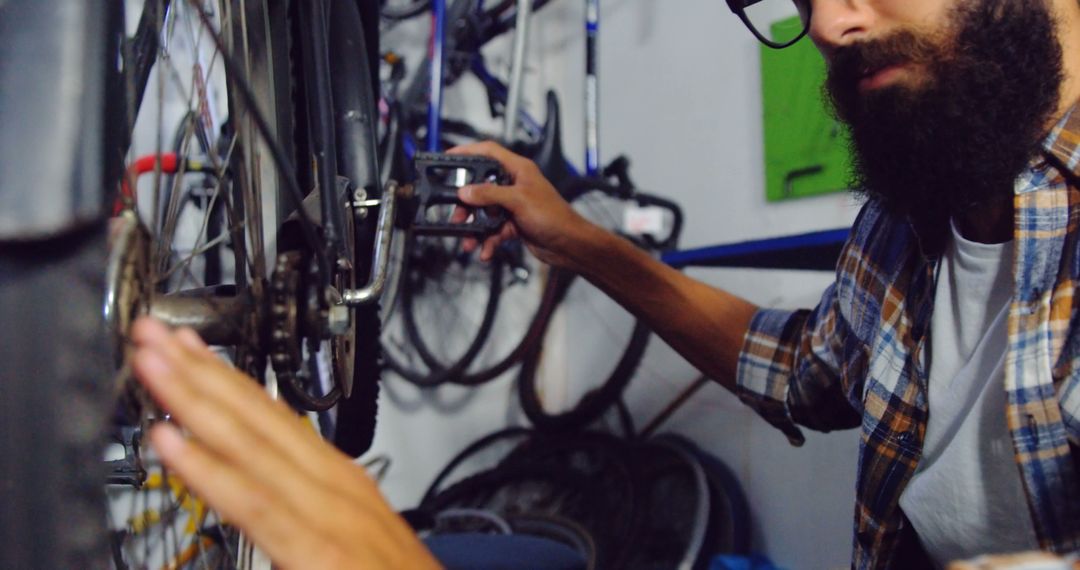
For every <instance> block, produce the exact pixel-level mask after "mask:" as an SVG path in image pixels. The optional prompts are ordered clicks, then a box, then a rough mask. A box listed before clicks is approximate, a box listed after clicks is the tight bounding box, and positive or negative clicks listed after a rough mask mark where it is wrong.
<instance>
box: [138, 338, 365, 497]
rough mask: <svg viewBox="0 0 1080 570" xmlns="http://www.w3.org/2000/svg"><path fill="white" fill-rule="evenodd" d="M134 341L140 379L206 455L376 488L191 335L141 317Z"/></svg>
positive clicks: (256, 468)
mask: <svg viewBox="0 0 1080 570" xmlns="http://www.w3.org/2000/svg"><path fill="white" fill-rule="evenodd" d="M132 336H133V338H134V339H135V342H136V346H137V351H136V354H135V358H134V360H133V366H134V370H135V373H136V376H137V377H138V378H139V379H140V381H141V382H142V383H143V384H144V385H145V386H146V387H147V389H148V390H149V391H150V393H151V395H152V396H153V397H154V398H155V400H157V401H158V402H159V403H160V404H161V405H162V406H163V407H164V408H165V409H166V410H168V411H169V412H170V413H171V414H172V415H173V417H174V418H176V419H177V420H178V421H179V422H180V423H181V424H183V425H184V426H185V427H187V428H188V429H189V430H190V431H191V433H192V434H193V435H194V436H195V437H197V438H198V439H199V440H200V441H202V442H203V445H204V446H206V448H207V450H208V451H210V452H213V453H216V454H219V455H221V456H223V457H227V458H230V460H232V461H234V462H236V463H238V464H242V465H244V466H246V467H247V468H250V469H253V470H256V471H264V470H266V469H268V466H267V462H272V463H273V464H274V465H275V467H274V469H285V468H287V467H289V468H294V469H295V470H296V471H297V472H299V473H302V474H304V475H305V476H306V477H308V478H310V479H312V480H315V481H322V482H325V481H332V480H334V478H335V477H349V478H352V479H355V480H357V481H358V482H359V483H360V484H361V485H365V484H366V485H371V482H370V480H367V477H366V476H364V475H363V472H362V471H359V470H356V469H353V468H352V465H351V464H350V463H349V462H348V461H347V460H345V459H344V458H343V457H342V456H340V454H339V453H337V452H336V451H335V450H333V449H332V448H331V447H329V446H328V445H327V444H326V443H325V442H323V441H322V440H321V439H319V437H318V435H317V434H316V433H315V432H314V431H313V430H311V429H310V427H309V426H308V425H307V424H306V423H304V422H303V421H302V420H301V419H300V418H299V417H298V416H296V414H295V413H293V412H292V411H291V410H289V409H288V408H287V407H285V406H284V405H282V404H281V403H279V402H274V401H273V400H271V399H270V398H269V396H267V395H266V393H265V392H264V391H263V390H262V388H261V387H260V386H259V385H258V384H256V383H255V382H254V381H252V380H251V379H250V378H249V377H247V376H245V375H243V374H241V373H240V372H238V371H236V370H235V369H233V368H231V367H229V366H228V365H227V364H226V363H225V362H223V361H221V359H219V358H218V357H217V356H216V355H214V354H213V353H212V352H211V351H210V350H209V349H208V348H206V347H205V345H203V344H202V341H201V340H198V338H197V335H195V334H194V333H193V332H187V333H176V334H175V335H173V334H172V333H171V332H170V331H168V329H167V328H165V327H164V325H161V324H160V323H158V322H156V321H153V320H150V319H144V320H140V321H138V322H137V323H136V326H135V327H134V328H133V331H132ZM188 343H191V344H195V345H196V348H195V349H192V348H189V347H188V346H187V345H188ZM278 457H280V458H282V459H280V460H279V459H276V458H278ZM281 461H285V462H286V464H282V463H281ZM265 472H273V469H271V470H269V471H265Z"/></svg>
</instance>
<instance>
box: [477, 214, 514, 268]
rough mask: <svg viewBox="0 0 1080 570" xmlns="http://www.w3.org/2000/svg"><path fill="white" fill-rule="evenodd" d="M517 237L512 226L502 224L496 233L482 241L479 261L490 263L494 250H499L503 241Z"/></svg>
mask: <svg viewBox="0 0 1080 570" xmlns="http://www.w3.org/2000/svg"><path fill="white" fill-rule="evenodd" d="M516 237H517V230H516V229H515V228H514V225H513V224H509V223H508V224H503V226H502V228H500V229H499V231H498V233H496V234H494V235H492V236H491V237H489V238H487V239H486V240H484V245H483V248H482V249H481V250H480V260H481V261H491V258H492V257H494V256H495V250H496V249H498V248H499V245H501V244H502V243H503V242H504V241H509V240H512V239H514V238H516Z"/></svg>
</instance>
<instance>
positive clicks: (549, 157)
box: [521, 91, 574, 193]
mask: <svg viewBox="0 0 1080 570" xmlns="http://www.w3.org/2000/svg"><path fill="white" fill-rule="evenodd" d="M521 154H524V155H525V156H527V157H529V158H530V159H532V161H533V162H535V163H536V165H537V166H539V167H540V172H543V173H544V177H545V178H547V179H548V181H550V182H551V184H552V185H553V186H555V188H556V189H557V190H559V192H560V193H561V192H563V191H564V190H565V186H566V184H567V182H568V181H569V180H570V179H572V178H574V174H573V173H572V172H571V171H570V167H569V166H568V164H567V162H566V156H565V155H564V154H563V148H562V119H561V118H560V112H559V98H558V97H557V96H556V95H555V92H554V91H548V92H547V117H546V118H545V119H544V128H543V131H542V132H541V134H540V140H539V141H538V142H536V143H535V144H532V145H528V146H527V147H524V148H523V149H521Z"/></svg>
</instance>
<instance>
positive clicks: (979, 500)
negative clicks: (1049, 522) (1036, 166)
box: [900, 226, 1039, 567]
mask: <svg viewBox="0 0 1080 570" xmlns="http://www.w3.org/2000/svg"><path fill="white" fill-rule="evenodd" d="M952 233H953V239H952V241H951V243H950V244H949V246H948V248H947V249H946V251H945V255H944V256H943V258H942V260H941V267H940V269H939V273H938V279H937V290H936V291H935V294H934V314H933V316H932V318H931V321H930V339H929V341H930V354H929V356H930V378H929V391H930V393H929V395H928V398H929V406H930V415H929V419H928V420H927V425H926V438H925V440H924V442H923V455H922V460H921V461H920V462H919V466H918V468H917V469H916V470H915V474H914V475H913V476H912V479H911V482H910V483H909V484H908V486H907V488H906V489H905V490H904V492H903V494H901V496H900V507H901V508H902V509H903V510H904V513H905V514H906V515H907V517H908V519H909V520H910V521H911V523H912V525H914V527H915V531H916V533H917V534H918V535H919V539H920V540H921V541H922V544H923V547H924V548H925V549H926V551H927V553H928V554H929V555H930V558H931V559H932V560H934V561H935V562H936V563H937V564H938V565H939V566H942V567H943V566H944V565H945V564H947V563H948V562H950V561H952V560H959V559H967V558H972V557H974V556H976V555H979V554H991V553H1003V552H1017V551H1025V550H1037V549H1038V546H1039V545H1038V542H1037V540H1036V537H1035V530H1034V527H1033V526H1032V522H1031V517H1030V515H1029V514H1028V512H1029V511H1028V506H1027V499H1026V498H1025V495H1024V490H1023V486H1022V483H1021V479H1020V470H1019V467H1018V466H1017V464H1016V460H1015V459H1014V456H1013V445H1012V438H1011V436H1010V435H1009V430H1008V427H1007V426H1006V423H1005V407H1006V394H1005V369H1004V364H1005V355H1006V353H1007V352H1008V314H1009V301H1010V300H1011V299H1012V293H1013V276H1012V268H1013V257H1014V254H1013V244H1012V243H1011V242H1009V243H1003V244H983V243H976V242H972V241H968V240H966V239H964V238H963V237H962V236H961V235H960V233H959V232H958V231H956V227H955V226H953V231H952Z"/></svg>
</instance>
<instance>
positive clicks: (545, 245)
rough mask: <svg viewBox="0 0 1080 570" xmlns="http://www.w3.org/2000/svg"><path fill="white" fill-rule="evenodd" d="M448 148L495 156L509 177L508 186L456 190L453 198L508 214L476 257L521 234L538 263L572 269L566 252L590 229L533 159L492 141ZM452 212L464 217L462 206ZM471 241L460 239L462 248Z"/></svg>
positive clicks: (470, 247) (487, 255) (460, 218)
mask: <svg viewBox="0 0 1080 570" xmlns="http://www.w3.org/2000/svg"><path fill="white" fill-rule="evenodd" d="M448 152H449V153H450V154H473V155H481V156H486V157H488V158H491V159H494V160H497V161H499V163H500V164H502V166H503V168H504V169H506V172H507V173H508V174H509V175H510V177H511V178H512V179H513V181H514V182H513V184H511V185H509V186H499V185H496V184H475V185H470V186H464V187H462V188H461V189H459V191H458V198H460V199H461V201H462V202H465V203H466V204H468V205H470V206H473V207H477V208H481V207H488V206H500V207H502V208H503V209H504V210H506V211H507V212H508V213H509V215H510V221H508V222H507V223H506V225H505V226H503V228H502V230H501V231H500V232H499V233H497V234H495V235H494V236H491V237H489V238H487V239H486V240H485V241H484V243H483V244H482V247H481V250H480V258H481V259H483V260H485V261H486V260H489V259H491V256H492V255H493V254H494V253H495V248H497V247H498V246H499V244H500V243H502V242H503V241H505V240H508V239H512V238H515V237H521V238H523V239H524V241H525V244H526V245H527V246H528V247H529V250H530V251H532V253H533V255H535V256H536V257H537V258H539V259H540V260H541V261H543V262H544V263H547V264H550V265H555V266H558V267H566V268H569V269H575V267H574V259H573V258H572V256H571V254H572V253H573V252H574V250H575V245H576V244H579V243H581V240H586V239H589V238H588V233H589V231H591V230H595V229H596V227H595V226H593V225H592V224H590V223H589V222H588V221H587V220H586V219H585V218H583V217H582V216H581V215H580V214H578V213H577V212H575V211H574V209H573V208H571V207H570V204H568V203H567V202H566V200H563V198H562V196H560V195H559V193H558V192H557V191H556V190H555V187H554V186H552V185H551V183H550V182H548V181H547V180H546V179H545V178H544V175H543V174H541V173H540V169H539V168H538V167H537V166H536V164H535V163H534V162H533V161H531V160H529V159H527V158H525V157H522V156H518V155H516V154H514V153H512V152H510V151H509V150H506V149H505V148H503V147H501V146H499V145H498V144H496V143H493V142H480V143H474V144H468V145H464V146H459V147H456V148H453V149H450V151H448ZM454 214H455V215H454V219H453V221H455V222H462V221H464V220H465V218H466V217H467V216H468V212H467V211H466V210H463V209H459V210H458V211H456V212H455V213H454ZM477 245H478V244H477V243H476V241H475V240H473V239H469V240H466V241H465V244H464V247H465V249H466V251H471V250H473V249H475V248H476V247H477Z"/></svg>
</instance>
